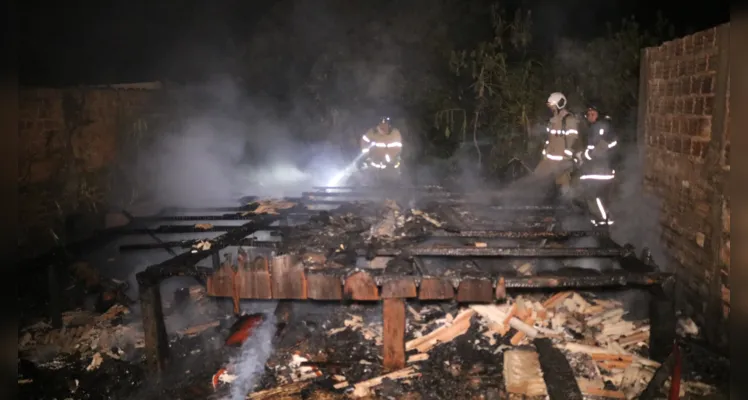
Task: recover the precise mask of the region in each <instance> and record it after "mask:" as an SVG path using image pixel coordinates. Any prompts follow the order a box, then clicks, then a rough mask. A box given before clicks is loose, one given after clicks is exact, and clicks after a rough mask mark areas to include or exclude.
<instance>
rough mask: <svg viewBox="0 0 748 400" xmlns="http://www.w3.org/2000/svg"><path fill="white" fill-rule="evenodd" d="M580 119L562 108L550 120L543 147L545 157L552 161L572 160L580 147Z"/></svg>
mask: <svg viewBox="0 0 748 400" xmlns="http://www.w3.org/2000/svg"><path fill="white" fill-rule="evenodd" d="M578 128H579V120H578V119H577V117H576V116H575V115H574V114H572V113H570V112H568V111H566V110H561V111H559V112H558V114H556V115H554V116H553V118H551V119H550V120H549V121H548V126H547V127H546V132H547V133H548V137H547V139H546V141H545V147H544V148H543V158H546V159H548V160H552V161H562V160H571V159H572V158H573V157H574V154H575V153H576V152H578V151H581V149H580V148H578V141H579V131H578V130H577V129H578Z"/></svg>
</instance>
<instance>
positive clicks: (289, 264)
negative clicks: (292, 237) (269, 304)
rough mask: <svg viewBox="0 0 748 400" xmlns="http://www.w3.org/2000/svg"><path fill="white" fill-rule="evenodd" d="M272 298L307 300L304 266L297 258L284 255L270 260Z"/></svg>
mask: <svg viewBox="0 0 748 400" xmlns="http://www.w3.org/2000/svg"><path fill="white" fill-rule="evenodd" d="M270 274H271V278H272V292H273V298H276V299H297V300H305V299H306V298H307V281H306V274H305V273H304V265H303V264H302V263H301V260H300V259H299V257H296V256H293V255H290V254H284V255H281V256H276V257H273V258H272V259H271V260H270Z"/></svg>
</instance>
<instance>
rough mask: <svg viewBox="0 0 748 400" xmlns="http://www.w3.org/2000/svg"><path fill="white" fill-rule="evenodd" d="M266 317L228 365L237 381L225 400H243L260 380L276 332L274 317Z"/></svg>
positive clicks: (268, 314)
mask: <svg viewBox="0 0 748 400" xmlns="http://www.w3.org/2000/svg"><path fill="white" fill-rule="evenodd" d="M266 315H267V317H266V319H265V321H264V322H263V323H262V324H261V325H260V326H259V327H258V328H257V329H256V330H255V331H254V333H253V334H252V335H251V336H250V337H249V338H248V339H247V341H246V342H244V344H242V347H241V353H240V354H239V356H237V357H235V358H232V359H231V362H230V365H232V366H233V368H234V370H235V372H234V373H235V374H236V375H237V379H236V380H235V381H234V382H232V384H231V393H230V395H229V396H227V397H226V400H244V399H245V398H246V397H247V393H250V391H251V390H252V389H253V388H254V386H255V385H256V384H257V383H258V382H259V380H260V378H262V375H263V373H264V371H265V363H266V362H267V360H268V359H269V358H270V355H271V354H272V353H273V337H274V336H275V330H276V325H275V323H276V321H275V315H274V314H273V313H267V314H266Z"/></svg>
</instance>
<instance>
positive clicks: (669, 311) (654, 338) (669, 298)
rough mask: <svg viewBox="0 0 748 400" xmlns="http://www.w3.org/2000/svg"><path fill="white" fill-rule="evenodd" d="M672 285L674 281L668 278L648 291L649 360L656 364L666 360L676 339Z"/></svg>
mask: <svg viewBox="0 0 748 400" xmlns="http://www.w3.org/2000/svg"><path fill="white" fill-rule="evenodd" d="M673 285H674V279H673V278H669V279H666V280H664V281H663V282H662V283H661V284H660V285H657V286H653V287H652V288H651V289H650V293H651V297H650V299H649V320H650V330H649V358H651V359H653V360H655V361H658V362H663V361H664V360H665V359H666V358H667V356H668V354H669V353H670V351H671V349H672V345H673V343H674V342H675V340H676V337H677V336H676V331H675V326H676V324H677V318H676V315H675V300H674V298H673V291H674V289H673Z"/></svg>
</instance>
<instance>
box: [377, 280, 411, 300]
mask: <svg viewBox="0 0 748 400" xmlns="http://www.w3.org/2000/svg"><path fill="white" fill-rule="evenodd" d="M416 295H417V291H416V281H415V278H413V277H411V276H408V277H403V278H387V279H386V280H385V281H384V282H383V283H382V298H383V299H389V298H401V299H410V298H413V297H416Z"/></svg>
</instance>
